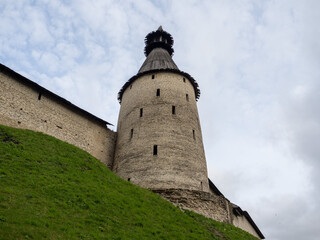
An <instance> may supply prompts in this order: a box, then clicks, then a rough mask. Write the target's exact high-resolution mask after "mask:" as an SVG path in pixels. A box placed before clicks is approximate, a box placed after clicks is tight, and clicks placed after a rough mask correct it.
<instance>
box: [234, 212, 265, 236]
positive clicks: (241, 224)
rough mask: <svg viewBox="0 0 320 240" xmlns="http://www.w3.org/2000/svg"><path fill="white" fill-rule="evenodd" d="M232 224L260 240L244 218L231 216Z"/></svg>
mask: <svg viewBox="0 0 320 240" xmlns="http://www.w3.org/2000/svg"><path fill="white" fill-rule="evenodd" d="M232 224H233V225H234V226H236V227H238V228H241V229H242V230H244V231H246V232H248V233H250V234H252V235H253V236H255V237H257V238H259V239H260V236H259V235H258V234H257V232H256V230H255V229H254V228H253V227H252V225H251V224H250V223H249V221H248V220H247V219H246V217H245V216H243V215H242V216H236V215H233V220H232Z"/></svg>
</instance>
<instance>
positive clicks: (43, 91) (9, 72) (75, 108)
mask: <svg viewBox="0 0 320 240" xmlns="http://www.w3.org/2000/svg"><path fill="white" fill-rule="evenodd" d="M0 72H2V73H4V74H6V75H7V76H10V77H12V78H14V79H15V80H17V81H19V82H20V83H22V84H24V85H26V86H28V87H31V88H33V89H34V90H36V91H38V92H39V93H41V94H42V95H43V96H48V97H51V98H52V99H53V100H55V101H57V102H58V103H61V104H63V105H65V106H66V107H68V108H70V109H72V110H73V111H76V112H78V113H79V114H80V115H84V116H86V117H88V118H91V119H93V120H94V121H96V122H98V123H100V124H101V125H103V126H107V125H112V126H113V124H111V123H109V122H107V121H105V120H103V119H101V118H98V117H96V116H95V115H93V114H91V113H89V112H87V111H85V110H83V109H82V108H79V107H78V106H76V105H74V104H72V103H71V102H69V101H68V100H66V99H64V98H62V97H60V96H59V95H57V94H55V93H53V92H50V91H49V90H48V89H46V88H44V87H41V86H40V85H38V84H37V83H35V82H33V81H31V80H30V79H28V78H26V77H24V76H22V75H20V74H19V73H17V72H15V71H13V70H12V69H10V68H8V67H6V66H5V65H3V64H1V63H0Z"/></svg>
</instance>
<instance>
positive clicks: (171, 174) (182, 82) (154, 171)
mask: <svg viewBox="0 0 320 240" xmlns="http://www.w3.org/2000/svg"><path fill="white" fill-rule="evenodd" d="M145 43H146V47H145V54H146V57H147V58H146V60H145V61H144V63H143V64H142V66H141V68H140V70H139V72H138V74H137V75H135V76H133V77H132V78H131V79H129V81H128V82H127V83H126V84H125V85H124V86H123V87H122V89H121V90H120V92H119V95H118V96H119V101H120V102H121V108H120V113H119V119H118V130H117V132H118V139H117V147H116V154H115V161H114V167H113V171H114V172H115V173H117V174H118V175H119V176H120V177H122V178H124V179H126V180H129V181H132V182H133V183H135V184H137V185H140V186H142V187H145V188H149V189H153V190H155V189H188V190H197V191H205V192H209V185H208V176H207V166H206V160H205V154H204V148H203V143H202V134H201V127H200V122H199V116H198V109H197V105H196V100H197V99H198V98H199V95H200V90H199V87H198V84H197V83H196V81H195V80H194V79H193V78H192V77H191V76H190V75H189V74H187V73H184V72H182V71H180V70H179V68H178V67H177V65H176V64H175V63H174V61H173V59H172V57H171V56H172V54H173V51H174V50H173V48H172V46H173V39H172V37H171V35H170V34H169V33H167V32H165V31H164V30H163V29H162V28H161V27H160V28H159V29H158V30H157V31H155V32H151V33H149V34H148V35H147V37H146V39H145Z"/></svg>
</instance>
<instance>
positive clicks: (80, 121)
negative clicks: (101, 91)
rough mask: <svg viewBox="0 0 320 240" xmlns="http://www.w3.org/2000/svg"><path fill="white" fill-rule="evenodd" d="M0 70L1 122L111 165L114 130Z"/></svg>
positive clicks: (101, 121)
mask: <svg viewBox="0 0 320 240" xmlns="http://www.w3.org/2000/svg"><path fill="white" fill-rule="evenodd" d="M4 70H5V71H0V123H1V124H4V125H7V126H11V127H16V128H25V129H30V130H34V131H39V132H43V133H46V134H49V135H51V136H54V137H56V138H58V139H60V140H63V141H66V142H68V143H70V144H73V145H75V146H77V147H79V148H81V149H83V150H85V151H87V152H88V153H90V154H91V155H93V156H94V157H96V158H97V159H99V160H100V161H102V162H103V163H105V164H106V165H107V166H108V167H109V168H112V163H113V157H114V149H115V142H116V136H117V135H116V133H115V132H113V131H111V130H110V129H108V128H107V126H106V124H107V123H106V122H105V121H103V120H101V119H99V118H97V117H94V116H93V115H91V114H89V113H87V112H85V111H84V110H82V109H80V108H78V107H76V106H74V105H72V104H71V103H69V102H67V101H66V100H64V99H62V98H60V97H58V96H56V95H55V94H53V93H51V92H49V91H48V90H45V89H43V88H41V87H40V86H38V85H37V84H35V83H32V82H31V81H30V80H28V79H24V78H23V77H22V76H20V75H19V74H17V73H15V72H13V71H12V72H10V70H8V69H4Z"/></svg>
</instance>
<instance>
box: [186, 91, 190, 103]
mask: <svg viewBox="0 0 320 240" xmlns="http://www.w3.org/2000/svg"><path fill="white" fill-rule="evenodd" d="M186 100H187V101H188V102H189V95H188V93H187V94H186Z"/></svg>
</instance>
